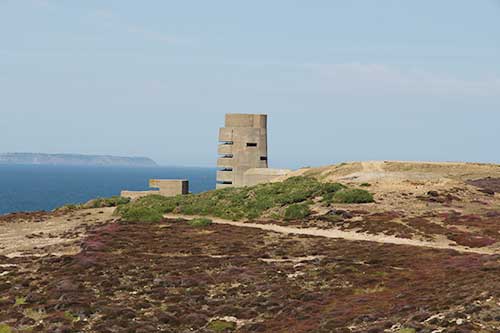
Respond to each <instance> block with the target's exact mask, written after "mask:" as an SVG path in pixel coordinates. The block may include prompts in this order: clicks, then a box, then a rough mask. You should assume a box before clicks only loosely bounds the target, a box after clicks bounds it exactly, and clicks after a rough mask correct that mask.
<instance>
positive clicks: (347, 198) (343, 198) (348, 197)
mask: <svg viewBox="0 0 500 333" xmlns="http://www.w3.org/2000/svg"><path fill="white" fill-rule="evenodd" d="M332 202H336V203H347V204H350V203H368V202H373V195H372V194H371V193H370V192H368V191H366V190H361V189H343V190H341V191H338V192H336V193H335V194H334V195H333V197H332Z"/></svg>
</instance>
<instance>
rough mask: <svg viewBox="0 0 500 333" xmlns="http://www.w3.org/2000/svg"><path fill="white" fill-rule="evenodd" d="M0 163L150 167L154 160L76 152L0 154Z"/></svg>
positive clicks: (154, 164)
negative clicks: (79, 153)
mask: <svg viewBox="0 0 500 333" xmlns="http://www.w3.org/2000/svg"><path fill="white" fill-rule="evenodd" d="M0 164H34V165H72V166H124V167H152V166H157V164H156V162H155V161H153V160H152V159H150V158H147V157H118V156H105V155H78V154H38V153H6V154H0Z"/></svg>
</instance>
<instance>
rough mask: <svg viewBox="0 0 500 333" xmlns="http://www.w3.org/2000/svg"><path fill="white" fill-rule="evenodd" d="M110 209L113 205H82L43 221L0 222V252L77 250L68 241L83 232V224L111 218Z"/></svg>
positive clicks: (57, 253) (59, 251)
mask: <svg viewBox="0 0 500 333" xmlns="http://www.w3.org/2000/svg"><path fill="white" fill-rule="evenodd" d="M113 211H114V208H97V209H85V210H79V211H74V212H70V213H68V214H65V215H62V216H57V217H52V218H49V219H48V220H46V221H43V222H26V221H19V222H0V256H2V255H3V256H7V257H18V256H24V255H33V256H37V255H46V254H53V255H62V254H72V253H78V252H79V251H80V248H79V247H78V246H77V245H75V246H71V244H72V243H75V241H76V240H78V239H80V238H81V237H83V236H84V234H85V228H86V227H87V226H90V225H93V224H98V223H104V222H107V221H110V220H113V219H114V217H113V216H112V214H113ZM49 247H50V248H49ZM42 248H45V249H42Z"/></svg>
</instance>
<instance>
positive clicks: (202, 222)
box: [188, 217, 212, 227]
mask: <svg viewBox="0 0 500 333" xmlns="http://www.w3.org/2000/svg"><path fill="white" fill-rule="evenodd" d="M188 224H189V225H190V226H192V227H206V226H209V225H211V224H212V220H210V219H207V218H204V217H200V218H197V219H192V220H189V221H188Z"/></svg>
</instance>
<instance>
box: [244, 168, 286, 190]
mask: <svg viewBox="0 0 500 333" xmlns="http://www.w3.org/2000/svg"><path fill="white" fill-rule="evenodd" d="M290 172H292V170H289V169H263V168H253V169H248V170H247V171H245V174H244V180H243V186H253V185H257V184H263V183H269V182H271V181H273V180H274V179H277V178H279V177H281V176H286V175H287V174H289V173H290Z"/></svg>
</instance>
